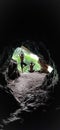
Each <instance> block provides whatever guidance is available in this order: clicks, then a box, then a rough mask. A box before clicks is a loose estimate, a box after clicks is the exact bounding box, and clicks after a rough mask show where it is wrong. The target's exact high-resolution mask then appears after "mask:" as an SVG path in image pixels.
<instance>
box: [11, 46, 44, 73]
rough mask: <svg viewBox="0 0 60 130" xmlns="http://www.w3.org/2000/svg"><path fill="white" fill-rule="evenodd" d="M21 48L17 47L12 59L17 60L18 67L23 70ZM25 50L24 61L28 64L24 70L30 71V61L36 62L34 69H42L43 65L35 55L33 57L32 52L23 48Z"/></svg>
mask: <svg viewBox="0 0 60 130" xmlns="http://www.w3.org/2000/svg"><path fill="white" fill-rule="evenodd" d="M21 50H22V49H21V48H17V49H16V50H15V51H14V53H13V56H12V59H14V60H16V61H17V64H18V66H17V68H18V70H19V71H21V65H20V63H21V60H20V56H19V55H20V53H21ZM23 52H24V62H25V63H26V64H27V66H25V67H24V69H23V70H24V72H28V71H29V66H30V63H31V62H33V63H35V66H34V70H35V71H37V70H40V69H41V66H40V65H39V64H38V61H37V60H36V59H35V58H34V57H31V55H30V53H28V52H27V51H26V50H23Z"/></svg>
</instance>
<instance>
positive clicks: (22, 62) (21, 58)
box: [20, 51, 27, 73]
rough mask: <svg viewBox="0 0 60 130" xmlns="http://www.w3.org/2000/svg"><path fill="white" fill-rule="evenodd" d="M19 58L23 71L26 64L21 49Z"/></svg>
mask: <svg viewBox="0 0 60 130" xmlns="http://www.w3.org/2000/svg"><path fill="white" fill-rule="evenodd" d="M20 60H21V70H22V73H23V68H24V66H27V64H26V63H25V62H24V53H23V51H21V54H20Z"/></svg>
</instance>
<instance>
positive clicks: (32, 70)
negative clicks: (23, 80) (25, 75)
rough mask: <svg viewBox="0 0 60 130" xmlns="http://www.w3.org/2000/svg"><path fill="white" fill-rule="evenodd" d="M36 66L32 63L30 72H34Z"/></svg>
mask: <svg viewBox="0 0 60 130" xmlns="http://www.w3.org/2000/svg"><path fill="white" fill-rule="evenodd" d="M34 65H35V64H34V63H33V62H31V63H30V70H29V72H34V69H33V67H34Z"/></svg>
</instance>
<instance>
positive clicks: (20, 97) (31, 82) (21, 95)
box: [7, 72, 47, 103]
mask: <svg viewBox="0 0 60 130" xmlns="http://www.w3.org/2000/svg"><path fill="white" fill-rule="evenodd" d="M46 75H47V74H46V73H38V72H34V73H21V74H20V77H19V78H17V79H15V80H12V81H10V82H9V84H8V86H7V87H8V88H9V89H10V90H11V93H12V94H13V96H14V98H15V99H16V100H17V101H18V102H19V103H21V102H23V101H24V100H25V98H26V95H28V96H30V98H32V95H34V93H36V90H37V89H38V88H39V89H40V86H41V85H42V83H43V81H44V79H45V77H46ZM39 89H38V90H39ZM40 91H41V92H42V91H43V90H40Z"/></svg>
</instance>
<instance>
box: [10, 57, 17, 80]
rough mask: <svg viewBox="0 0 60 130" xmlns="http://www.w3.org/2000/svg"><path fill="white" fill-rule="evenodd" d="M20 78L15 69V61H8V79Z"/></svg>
mask: <svg viewBox="0 0 60 130" xmlns="http://www.w3.org/2000/svg"><path fill="white" fill-rule="evenodd" d="M19 76H20V73H19V71H18V69H17V62H16V61H15V60H13V59H12V60H10V63H9V66H8V77H9V78H10V79H13V80H14V79H15V78H18V77H19Z"/></svg>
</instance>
